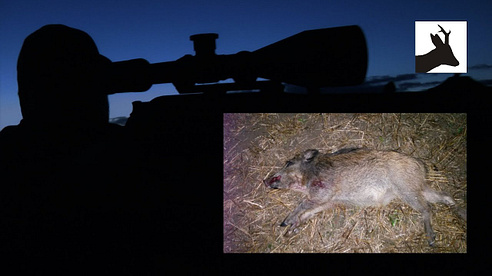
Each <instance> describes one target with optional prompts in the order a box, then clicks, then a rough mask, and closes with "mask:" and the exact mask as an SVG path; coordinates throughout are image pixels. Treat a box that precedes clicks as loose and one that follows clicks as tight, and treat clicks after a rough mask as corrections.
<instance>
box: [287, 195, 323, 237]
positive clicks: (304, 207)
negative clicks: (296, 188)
mask: <svg viewBox="0 0 492 276" xmlns="http://www.w3.org/2000/svg"><path fill="white" fill-rule="evenodd" d="M330 206H331V204H330V203H325V204H321V203H320V202H318V201H316V200H311V199H304V200H303V201H301V203H300V204H299V205H298V206H297V208H296V209H295V210H294V211H292V213H290V214H289V215H288V216H287V217H286V218H285V219H284V221H283V222H282V223H281V224H280V226H282V227H283V226H288V225H290V229H289V231H288V232H287V233H286V236H290V235H292V234H297V233H299V229H298V227H299V225H301V224H302V223H303V222H304V221H306V220H308V219H310V218H311V217H313V216H314V215H315V214H316V213H318V212H321V211H323V210H325V209H327V208H329V207H330Z"/></svg>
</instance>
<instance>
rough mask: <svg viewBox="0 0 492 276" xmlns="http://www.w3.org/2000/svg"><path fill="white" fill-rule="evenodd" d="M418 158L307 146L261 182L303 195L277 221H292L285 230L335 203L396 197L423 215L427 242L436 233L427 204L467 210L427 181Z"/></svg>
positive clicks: (294, 228)
mask: <svg viewBox="0 0 492 276" xmlns="http://www.w3.org/2000/svg"><path fill="white" fill-rule="evenodd" d="M425 176H426V169H425V166H424V164H423V162H422V161H420V160H418V159H415V158H413V157H410V156H408V155H405V154H402V153H398V152H394V151H377V150H369V149H364V148H345V149H341V150H339V151H337V152H335V153H330V154H320V153H319V151H318V150H315V149H310V150H306V151H305V152H303V153H301V154H298V155H296V156H295V157H294V158H292V159H290V160H289V161H287V162H286V164H285V166H284V167H283V168H282V169H281V170H280V171H279V172H278V173H276V174H275V175H273V176H272V177H269V178H267V179H265V180H263V182H264V183H265V185H266V186H267V187H270V188H273V189H292V190H295V191H299V192H302V193H304V194H306V195H307V198H306V199H304V200H303V201H302V202H301V203H300V204H299V206H297V208H296V209H295V210H294V211H293V212H292V213H290V214H289V215H288V216H287V218H285V219H284V221H283V222H282V224H281V226H288V225H290V226H291V227H290V229H289V230H288V232H287V235H290V234H292V233H298V231H299V230H298V227H299V225H300V224H301V223H302V222H304V221H306V220H307V219H309V218H311V217H313V216H314V215H315V214H316V213H318V212H320V211H323V210H326V209H329V208H330V207H333V206H334V205H336V204H340V205H349V206H350V205H351V206H361V207H363V206H384V205H386V204H388V203H389V202H390V201H391V200H393V199H395V198H400V199H401V200H403V201H404V202H405V203H407V204H408V205H410V206H411V207H412V208H413V209H415V210H417V211H418V212H420V213H421V214H422V218H423V221H424V228H425V231H426V234H427V237H428V241H429V245H433V243H434V240H435V236H436V235H435V233H434V231H433V230H432V227H431V222H430V220H431V213H430V206H429V203H437V202H441V203H445V204H447V205H449V206H453V207H454V208H455V210H456V211H457V212H458V214H459V215H461V216H462V217H463V219H465V220H466V211H464V210H461V209H459V208H457V207H456V203H455V202H454V200H453V199H452V198H451V197H449V196H447V195H445V194H443V193H440V192H437V191H435V190H433V189H431V188H430V187H428V186H427V185H426V180H425Z"/></svg>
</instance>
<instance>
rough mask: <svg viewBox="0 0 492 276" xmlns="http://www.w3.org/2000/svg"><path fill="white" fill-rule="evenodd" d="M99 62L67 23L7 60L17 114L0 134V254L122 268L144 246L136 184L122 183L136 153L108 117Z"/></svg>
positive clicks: (103, 65)
mask: <svg viewBox="0 0 492 276" xmlns="http://www.w3.org/2000/svg"><path fill="white" fill-rule="evenodd" d="M109 66H111V61H110V60H109V59H107V58H106V57H104V56H102V55H100V54H99V52H98V49H97V47H96V45H95V43H94V41H93V40H92V38H91V37H90V36H89V35H88V34H87V33H85V32H83V31H80V30H77V29H73V28H70V27H67V26H64V25H47V26H44V27H42V28H41V29H39V30H37V31H35V32H34V33H32V34H31V35H29V36H28V37H27V38H26V39H25V41H24V44H23V46H22V49H21V51H20V54H19V58H18V64H17V79H18V87H19V101H20V106H21V111H22V117H23V119H22V121H21V122H20V124H19V125H18V126H9V127H6V128H4V129H3V130H2V131H1V132H0V183H1V184H0V187H1V189H2V193H1V195H0V199H1V204H2V206H1V207H2V208H1V210H0V217H1V218H2V220H1V225H0V227H1V229H2V235H0V242H1V244H2V246H1V247H0V248H1V249H0V250H1V251H2V253H4V254H2V255H5V254H8V255H9V256H11V258H12V259H13V260H14V261H18V262H21V263H22V262H24V261H27V260H30V261H33V260H42V258H49V259H50V260H51V262H52V263H51V264H52V265H56V266H57V267H59V265H60V264H66V265H67V266H68V267H71V268H74V267H79V268H80V266H79V265H75V264H74V262H86V261H89V260H90V261H96V262H100V264H103V265H105V266H106V267H105V268H106V269H107V270H108V271H112V272H114V271H117V272H118V271H119V272H126V271H127V270H128V269H129V267H131V266H132V264H131V262H130V261H128V260H135V258H134V257H133V256H132V255H131V254H136V253H134V252H138V251H139V250H137V249H138V248H139V247H145V246H146V245H147V244H146V241H145V239H144V238H141V237H145V235H143V234H142V233H141V232H140V231H144V229H143V228H139V227H143V225H145V223H143V222H142V219H139V217H140V215H137V214H139V212H140V213H146V214H147V215H148V212H146V211H142V208H143V207H141V205H140V203H142V202H143V201H142V200H139V197H138V194H139V192H141V191H143V190H142V189H140V188H136V187H134V186H132V185H126V184H125V183H133V182H135V179H136V177H138V176H137V175H138V171H137V170H136V169H135V168H133V167H132V168H130V167H129V165H128V164H129V163H132V162H130V161H133V164H135V163H136V160H135V159H134V158H135V157H136V156H135V155H134V154H132V146H131V143H130V140H129V139H128V138H127V135H126V133H125V131H124V128H123V127H121V126H117V125H112V124H109V123H108V116H109V107H108V98H107V94H108V93H107V92H108V89H109V87H108V85H107V84H106V83H105V80H104V78H103V75H104V72H105V71H106V70H108V68H109ZM131 158H133V159H131ZM130 159H131V160H130ZM137 163H138V162H137ZM139 189H140V190H139ZM139 208H140V209H139ZM136 220H140V222H139V223H138V225H137V223H136V222H135V221H136ZM130 233H131V234H130ZM137 235H138V236H141V237H140V238H139V239H136V238H135V236H137ZM147 236H148V235H147ZM101 254H102V255H108V256H112V257H114V256H115V254H123V255H125V254H126V255H125V256H123V258H122V259H121V260H125V261H124V262H126V263H125V265H124V266H117V267H115V266H111V267H110V266H109V263H111V262H109V261H108V259H107V257H106V259H104V261H102V259H99V258H98V256H101ZM40 258H41V259H40ZM114 258H116V257H114ZM19 260H20V261H19ZM40 262H42V263H43V265H45V266H46V267H49V268H51V265H50V263H49V262H48V261H40ZM102 269H103V270H104V266H103V267H102Z"/></svg>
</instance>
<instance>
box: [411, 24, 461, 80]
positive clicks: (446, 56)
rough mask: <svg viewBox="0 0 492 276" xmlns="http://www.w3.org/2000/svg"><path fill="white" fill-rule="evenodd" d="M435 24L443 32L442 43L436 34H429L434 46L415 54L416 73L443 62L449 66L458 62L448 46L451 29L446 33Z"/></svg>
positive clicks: (428, 69)
mask: <svg viewBox="0 0 492 276" xmlns="http://www.w3.org/2000/svg"><path fill="white" fill-rule="evenodd" d="M437 26H439V28H440V29H441V30H440V31H439V32H442V33H443V34H444V43H442V40H441V38H440V37H439V36H438V35H437V34H435V35H433V34H430V37H431V40H432V43H433V44H434V46H436V48H435V49H434V50H432V51H430V52H428V53H427V54H425V55H421V56H415V72H417V73H425V72H429V71H430V70H432V69H434V68H436V67H437V66H440V65H443V64H445V65H451V66H458V65H459V64H460V63H459V61H458V60H457V59H456V57H455V56H454V54H453V51H452V50H451V47H450V46H449V35H450V34H451V30H449V32H447V33H446V31H445V30H444V28H443V27H441V25H439V24H438V25H437Z"/></svg>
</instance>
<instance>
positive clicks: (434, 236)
mask: <svg viewBox="0 0 492 276" xmlns="http://www.w3.org/2000/svg"><path fill="white" fill-rule="evenodd" d="M427 238H428V239H429V240H428V241H429V246H434V243H435V242H436V234H434V233H432V234H431V235H430V236H428V237H427Z"/></svg>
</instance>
